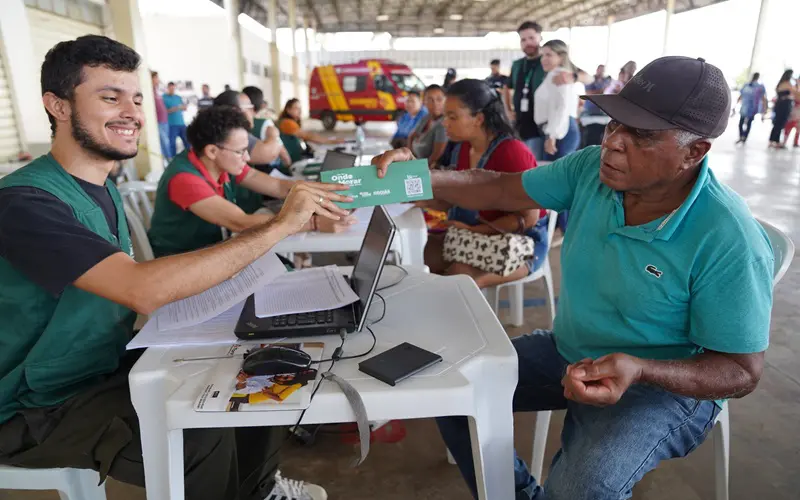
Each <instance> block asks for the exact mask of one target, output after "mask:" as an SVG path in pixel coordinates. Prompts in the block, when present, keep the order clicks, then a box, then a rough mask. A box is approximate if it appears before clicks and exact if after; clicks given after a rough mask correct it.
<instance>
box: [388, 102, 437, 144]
mask: <svg viewBox="0 0 800 500" xmlns="http://www.w3.org/2000/svg"><path fill="white" fill-rule="evenodd" d="M426 116H428V110H427V109H426V108H425V106H423V105H422V97H421V96H420V95H419V92H417V91H416V90H412V91H411V92H409V93H408V96H407V97H406V112H405V113H404V114H403V116H401V117H400V119H399V120H397V132H395V133H394V137H392V141H391V143H390V144H391V145H392V147H393V148H395V149H396V148H402V147H405V146H406V145H407V144H408V136H409V135H411V132H413V131H414V129H415V128H417V125H419V122H420V121H421V120H422V119H423V118H425V117H426Z"/></svg>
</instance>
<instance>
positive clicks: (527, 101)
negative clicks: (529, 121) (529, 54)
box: [519, 60, 536, 113]
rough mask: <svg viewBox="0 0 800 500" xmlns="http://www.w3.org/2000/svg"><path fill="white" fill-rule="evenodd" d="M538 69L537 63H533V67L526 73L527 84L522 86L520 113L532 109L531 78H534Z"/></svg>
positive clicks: (524, 63) (523, 64)
mask: <svg viewBox="0 0 800 500" xmlns="http://www.w3.org/2000/svg"><path fill="white" fill-rule="evenodd" d="M527 62H528V61H527V60H526V61H525V62H523V63H522V69H523V71H524V70H525V65H526V64H527ZM534 71H536V63H534V64H532V65H531V69H529V70H528V72H527V73H526V74H525V77H524V79H525V86H524V87H522V99H520V101H519V112H520V113H527V112H528V111H530V109H531V98H530V97H529V96H528V94H530V92H531V80H532V79H533V73H534Z"/></svg>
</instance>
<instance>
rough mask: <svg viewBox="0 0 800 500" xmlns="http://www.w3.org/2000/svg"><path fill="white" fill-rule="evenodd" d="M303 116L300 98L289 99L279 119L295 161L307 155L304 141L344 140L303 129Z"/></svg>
mask: <svg viewBox="0 0 800 500" xmlns="http://www.w3.org/2000/svg"><path fill="white" fill-rule="evenodd" d="M301 116H302V109H300V100H299V99H289V100H288V101H286V106H284V107H283V111H282V112H281V116H280V118H279V119H278V129H279V130H280V131H281V140H282V141H283V145H284V146H286V149H287V150H288V151H289V156H290V157H291V158H292V161H293V162H295V161H300V160H302V159H303V158H304V157H305V156H307V154H306V152H307V151H308V148H307V146H306V145H305V144H304V142H306V143H309V142H310V143H313V144H341V143H342V142H344V141H343V140H342V139H340V138H337V137H324V136H321V135H319V134H318V133H316V132H312V131H310V130H303V127H302V122H301V120H300V117H301Z"/></svg>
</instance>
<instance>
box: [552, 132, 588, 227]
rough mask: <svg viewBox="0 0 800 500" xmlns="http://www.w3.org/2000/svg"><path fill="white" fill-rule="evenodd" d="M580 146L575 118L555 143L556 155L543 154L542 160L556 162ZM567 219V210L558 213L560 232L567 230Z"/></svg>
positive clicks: (579, 134)
mask: <svg viewBox="0 0 800 500" xmlns="http://www.w3.org/2000/svg"><path fill="white" fill-rule="evenodd" d="M580 145H581V132H580V130H579V129H578V121H577V120H576V119H575V118H570V119H569V129H568V130H567V135H565V136H564V138H563V139H560V140H558V141H556V154H554V155H551V154H545V155H544V159H545V160H547V161H556V160H558V159H560V158H563V157H565V156H567V155H568V154H572V153H574V152H575V151H577V150H578V146H580ZM568 219H569V210H564V211H562V212H559V213H558V226H557V227H559V228H560V229H561V231H562V232H566V230H567V220H568Z"/></svg>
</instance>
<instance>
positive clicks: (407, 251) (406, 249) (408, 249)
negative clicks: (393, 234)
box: [398, 209, 428, 266]
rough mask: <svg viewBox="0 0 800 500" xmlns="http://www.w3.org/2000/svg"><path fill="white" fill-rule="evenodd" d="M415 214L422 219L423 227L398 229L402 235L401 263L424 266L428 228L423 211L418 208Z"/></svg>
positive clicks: (420, 224) (420, 225)
mask: <svg viewBox="0 0 800 500" xmlns="http://www.w3.org/2000/svg"><path fill="white" fill-rule="evenodd" d="M415 212H418V213H414V214H413V215H414V216H415V217H418V218H419V219H420V221H418V222H419V227H421V229H406V230H402V231H398V233H399V236H400V246H401V248H402V251H403V255H402V260H401V264H402V265H404V266H424V265H425V244H426V243H427V242H428V229H427V226H426V225H425V217H424V216H423V215H422V211H420V210H416V209H415Z"/></svg>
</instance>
